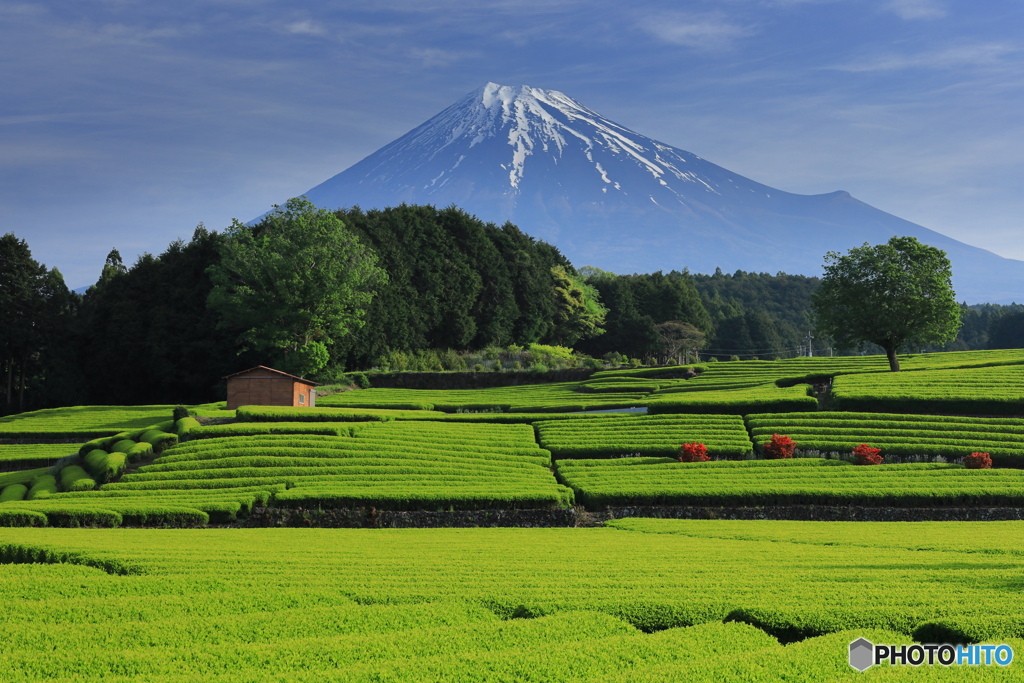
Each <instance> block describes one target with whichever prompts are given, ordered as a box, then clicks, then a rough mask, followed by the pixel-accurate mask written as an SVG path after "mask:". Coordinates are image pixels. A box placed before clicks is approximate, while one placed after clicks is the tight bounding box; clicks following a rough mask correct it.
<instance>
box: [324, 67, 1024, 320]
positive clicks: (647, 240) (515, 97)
mask: <svg viewBox="0 0 1024 683" xmlns="http://www.w3.org/2000/svg"><path fill="white" fill-rule="evenodd" d="M780 163H784V162H782V161H780ZM305 194H306V196H307V197H308V198H309V199H310V200H311V201H312V202H314V203H315V204H317V205H319V206H323V207H326V208H329V209H335V208H340V207H350V206H355V205H359V206H361V207H362V208H364V209H369V208H383V207H386V206H395V205H398V204H400V203H402V202H405V203H410V204H433V205H435V206H447V205H449V204H455V205H457V206H459V207H461V208H464V209H466V210H467V211H469V212H470V213H473V214H476V215H477V216H479V217H480V218H481V219H483V220H487V221H494V222H497V223H501V222H504V221H506V220H509V221H512V222H513V223H515V224H517V225H518V226H519V227H520V228H522V229H523V230H525V231H526V232H528V233H529V234H531V235H533V236H535V237H538V238H540V239H544V240H546V241H548V242H550V243H552V244H554V245H556V246H557V247H558V248H559V249H560V250H561V251H562V252H563V253H564V254H565V255H566V256H568V257H569V259H570V260H572V261H573V262H574V263H576V264H578V265H594V266H597V267H600V268H603V269H606V270H611V271H613V272H619V273H627V272H653V271H656V270H672V269H676V270H681V269H682V268H684V267H688V268H689V269H690V270H691V271H694V272H713V271H714V269H715V268H716V267H721V268H722V269H723V270H725V271H733V270H736V269H742V270H748V271H754V272H762V271H766V270H767V271H771V272H776V271H784V272H788V273H800V274H805V275H815V274H818V273H820V271H821V264H822V257H823V256H824V254H825V252H826V251H829V250H840V251H843V250H846V249H849V248H850V247H854V246H859V245H861V244H862V243H864V242H870V243H880V242H885V241H887V240H888V239H889V238H890V237H892V236H894V235H911V236H914V237H917V238H918V239H920V240H921V241H923V242H925V243H927V244H930V245H933V246H936V247H939V248H941V249H944V250H945V251H946V252H947V253H948V254H949V256H950V258H951V260H952V261H953V265H954V268H953V272H954V285H955V287H956V291H957V295H958V298H960V299H963V300H966V301H968V302H982V301H986V302H1002V301H1005V302H1009V301H1010V300H1012V299H1014V298H1015V297H1016V298H1019V292H1020V291H1021V290H1022V289H1024V263H1022V262H1020V261H1014V260H1010V259H1004V258H1002V257H999V256H996V255H995V254H992V253H991V252H988V251H985V250H983V249H978V248H976V247H971V246H969V245H966V244H963V243H961V242H958V241H956V240H953V239H951V238H948V237H946V236H944V235H941V234H939V233H937V232H934V231H932V230H929V229H927V228H924V227H922V226H920V225H916V224H914V223H911V222H909V221H906V220H903V219H901V218H898V217H896V216H893V215H891V214H888V213H885V212H884V211H880V210H878V209H876V208H874V207H871V206H869V205H867V204H865V203H863V202H861V201H859V200H857V199H855V198H853V197H851V196H850V195H849V194H848V193H846V192H832V193H829V194H822V195H798V194H792V193H789V192H783V191H781V190H777V189H775V188H772V187H769V186H767V185H762V184H761V183H757V182H755V181H753V180H750V179H748V178H745V177H743V176H741V175H738V174H736V173H733V172H731V171H729V170H727V169H724V168H722V167H720V166H717V165H715V164H713V163H711V162H709V161H706V160H704V159H702V158H700V157H698V156H696V155H694V154H692V153H690V152H687V151H684V150H682V149H678V148H676V147H673V146H671V145H667V144H664V143H662V142H658V141H656V140H653V139H651V138H648V137H646V136H644V135H641V134H639V133H636V132H634V131H632V130H630V129H629V128H626V127H625V126H622V125H619V124H617V123H615V122H613V121H610V120H609V119H607V118H605V117H603V116H601V115H600V114H598V113H597V112H595V111H593V110H592V109H589V108H587V107H586V106H584V105H582V104H580V103H579V102H577V101H576V100H574V99H572V98H570V97H568V96H567V95H565V94H563V93H561V92H558V91H555V90H543V89H540V88H531V87H529V86H519V87H509V86H502V85H497V84H495V83H488V84H487V85H485V86H483V87H482V88H479V89H478V90H476V91H474V92H471V93H469V94H468V95H466V96H465V97H463V98H462V99H460V100H459V101H457V102H456V103H455V104H453V105H452V106H450V107H448V108H447V109H445V110H444V111H442V112H441V113H439V114H438V115H436V116H434V117H433V118H431V119H430V120H428V121H426V122H425V123H423V124H422V125H420V126H419V127H417V128H415V129H414V130H412V131H410V132H409V133H407V134H405V135H403V136H402V137H400V138H398V139H397V140H395V141H394V142H392V143H390V144H388V145H386V146H385V147H383V148H381V149H380V150H378V151H376V152H374V153H373V154H371V155H370V156H368V157H366V158H365V159H363V160H362V161H360V162H359V163H357V164H355V165H354V166H352V167H350V168H349V169H347V170H345V171H343V172H342V173H340V174H338V175H336V176H334V177H333V178H331V179H329V180H327V181H326V182H324V183H322V184H320V185H317V186H316V187H314V188H312V189H310V190H309V191H308V192H306V193H305Z"/></svg>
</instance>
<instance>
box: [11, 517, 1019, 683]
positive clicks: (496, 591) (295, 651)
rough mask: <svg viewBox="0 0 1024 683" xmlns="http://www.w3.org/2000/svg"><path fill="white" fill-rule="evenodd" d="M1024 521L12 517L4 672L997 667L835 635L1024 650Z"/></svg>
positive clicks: (669, 674) (818, 671)
mask: <svg viewBox="0 0 1024 683" xmlns="http://www.w3.org/2000/svg"><path fill="white" fill-rule="evenodd" d="M1021 533H1022V526H1021V523H1019V522H1012V523H980V524H966V525H964V524H948V523H912V524H897V523H892V524H886V523H870V524H861V523H807V522H707V521H702V522H685V521H660V520H621V521H619V522H615V523H614V524H613V526H612V527H611V528H599V529H537V530H530V529H494V530H484V529H473V530H454V529H440V530H373V531H367V530H224V531H218V530H211V531H188V530H183V531H178V532H166V531H163V532H161V531H146V530H111V531H105V532H99V533H98V532H95V531H87V530H32V529H18V530H5V531H4V533H3V536H2V537H0V558H2V559H3V562H5V563H7V564H0V585H2V586H3V591H4V595H5V596H8V597H9V598H12V599H10V600H8V602H7V603H6V604H5V609H4V610H3V611H2V613H0V628H2V630H3V633H4V638H3V639H2V641H0V678H2V679H3V680H18V681H26V682H32V681H43V680H78V681H98V680H116V681H121V682H122V683H127V682H128V681H176V682H182V683H183V682H185V681H189V682H198V681H215V682H220V683H227V682H229V681H230V682H241V681H251V680H254V679H259V680H282V681H284V680H288V681H310V682H312V681H324V680H329V681H341V680H375V679H387V680H410V681H416V680H423V681H428V680H429V681H435V680H452V681H454V680H459V681H467V680H468V681H484V680H486V681H494V680H537V681H555V680H558V681H593V680H624V681H625V680H633V681H654V680H687V681H716V682H717V681H722V680H752V681H762V680H763V681H772V680H779V679H780V677H788V678H790V679H792V680H806V681H831V680H851V681H853V680H858V681H860V680H904V679H906V680H920V679H922V678H924V679H925V680H993V681H994V680H1007V677H1016V676H1019V675H1020V674H1019V672H1020V666H1021V664H1020V663H1019V662H1015V663H1014V664H1013V665H1012V668H1011V669H1010V670H1002V669H997V668H995V667H977V668H975V669H968V668H967V667H955V668H951V669H943V668H942V667H938V666H935V667H922V668H912V667H907V668H890V667H873V668H872V669H871V670H869V671H868V672H866V673H864V674H860V673H858V672H856V671H854V670H853V669H851V668H850V667H849V666H848V664H847V662H846V657H847V645H848V643H849V642H850V641H852V640H854V639H855V638H857V637H862V636H863V637H867V638H869V639H870V640H872V641H873V642H878V643H906V642H910V641H911V640H912V639H919V640H920V639H927V641H930V640H933V639H936V638H937V639H938V642H942V641H944V640H948V641H951V642H994V643H1002V642H1007V643H1010V644H1011V645H1013V646H1014V648H1015V650H1016V651H1017V652H1018V653H1019V652H1022V651H1024V640H1021V636H1022V635H1024V614H1022V613H1021V606H1020V601H1019V600H1018V599H1017V597H1018V595H1017V594H1018V587H1017V586H1016V585H1015V584H1014V582H1013V581H1008V580H1007V577H1008V576H1013V575H1015V574H1019V573H1020V572H1021V570H1022V569H1024V566H1022V564H1021V557H1022V556H1021V550H1020V543H1019V539H1020V537H1021ZM12 562H13V563H15V564H10V563H12ZM24 562H32V563H31V564H24ZM868 568H870V569H868ZM524 577H529V578H528V580H524ZM780 577H784V580H780ZM14 598H16V599H14ZM780 640H781V641H782V643H788V644H785V645H783V644H780ZM927 641H926V642H927ZM55 644H59V647H54V645H55Z"/></svg>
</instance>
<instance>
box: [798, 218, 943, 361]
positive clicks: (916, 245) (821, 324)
mask: <svg viewBox="0 0 1024 683" xmlns="http://www.w3.org/2000/svg"><path fill="white" fill-rule="evenodd" d="M951 279H952V269H951V266H950V263H949V259H948V258H946V252H944V251H942V250H941V249H937V248H935V247H931V246H928V245H926V244H921V243H920V242H918V241H917V240H916V239H915V238H913V237H893V238H892V239H890V240H889V241H888V242H887V243H885V244H878V245H875V246H870V245H869V244H867V243H865V244H864V246H861V247H855V248H853V249H851V250H850V251H849V252H848V253H846V254H840V253H838V252H835V251H830V252H828V253H827V254H826V255H825V277H824V278H823V280H822V282H821V287H819V288H818V290H817V291H816V292H815V293H814V296H813V299H812V306H813V311H814V315H815V317H816V319H817V324H818V329H819V331H821V332H824V333H825V334H827V335H828V336H830V337H832V339H833V341H834V342H835V344H836V346H838V347H839V348H851V347H854V346H858V345H860V344H862V343H864V342H871V343H873V344H877V345H878V346H881V347H882V348H883V349H884V350H885V354H886V356H887V357H888V359H889V369H890V370H892V371H893V372H896V371H898V370H899V369H900V363H899V359H898V358H897V357H896V354H897V352H898V351H899V350H900V349H901V348H903V347H905V346H906V345H908V344H943V343H945V342H948V341H951V340H952V339H953V338H954V337H956V333H957V330H958V329H959V328H960V307H959V306H958V305H957V303H956V299H955V297H954V294H953V286H952V282H951Z"/></svg>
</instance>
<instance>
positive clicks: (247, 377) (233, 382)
mask: <svg viewBox="0 0 1024 683" xmlns="http://www.w3.org/2000/svg"><path fill="white" fill-rule="evenodd" d="M224 379H225V380H227V383H228V406H227V407H228V410H234V409H235V408H237V407H238V406H313V405H316V389H315V387H316V386H317V383H316V382H311V381H309V380H308V379H303V378H301V377H296V376H295V375H289V374H288V373H287V372H281V371H280V370H275V369H274V368H268V367H266V366H263V365H257V366H256V367H254V368H249V369H248V370H242V371H241V372H236V373H235V374H233V375H228V376H227V377H225V378H224Z"/></svg>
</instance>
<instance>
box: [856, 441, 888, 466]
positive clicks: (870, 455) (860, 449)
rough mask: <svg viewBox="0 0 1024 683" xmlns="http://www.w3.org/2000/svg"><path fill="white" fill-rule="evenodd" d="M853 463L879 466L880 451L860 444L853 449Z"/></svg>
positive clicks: (880, 462)
mask: <svg viewBox="0 0 1024 683" xmlns="http://www.w3.org/2000/svg"><path fill="white" fill-rule="evenodd" d="M853 462H854V463H855V464H857V465H881V464H882V449H881V448H872V447H871V446H869V445H867V444H866V443H862V444H861V445H859V446H857V447H856V448H854V449H853Z"/></svg>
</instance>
